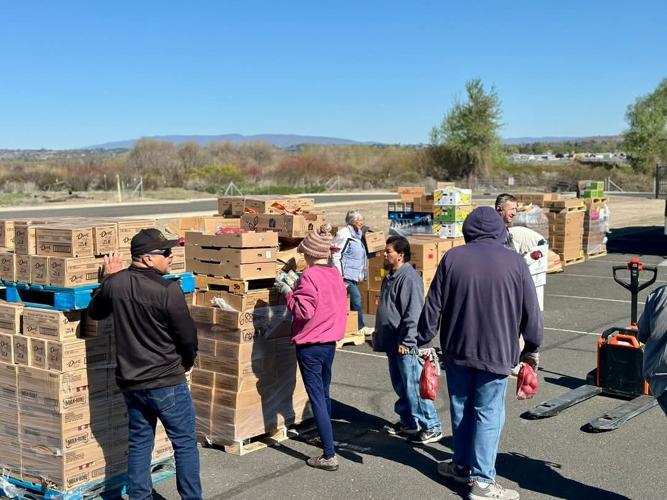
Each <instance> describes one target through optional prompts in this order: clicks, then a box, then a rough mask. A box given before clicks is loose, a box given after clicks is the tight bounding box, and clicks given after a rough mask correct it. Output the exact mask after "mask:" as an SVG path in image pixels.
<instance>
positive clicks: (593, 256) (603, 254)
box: [586, 250, 607, 259]
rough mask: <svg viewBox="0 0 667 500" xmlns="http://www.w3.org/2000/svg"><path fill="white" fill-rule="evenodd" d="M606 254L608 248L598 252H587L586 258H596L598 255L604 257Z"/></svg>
mask: <svg viewBox="0 0 667 500" xmlns="http://www.w3.org/2000/svg"><path fill="white" fill-rule="evenodd" d="M605 255H607V251H606V250H602V251H601V252H597V253H587V254H586V259H596V258H598V257H604V256H605Z"/></svg>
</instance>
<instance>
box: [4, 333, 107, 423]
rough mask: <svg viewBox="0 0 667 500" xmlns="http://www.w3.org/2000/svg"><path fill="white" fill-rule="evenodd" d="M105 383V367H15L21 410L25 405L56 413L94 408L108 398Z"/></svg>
mask: <svg viewBox="0 0 667 500" xmlns="http://www.w3.org/2000/svg"><path fill="white" fill-rule="evenodd" d="M15 347H16V344H15ZM14 352H15V353H16V349H15V350H14ZM107 387H108V386H107V370H106V368H104V369H83V370H76V371H71V372H65V373H57V372H53V371H49V370H45V369H41V368H35V367H27V366H19V368H18V389H19V390H18V402H19V408H20V409H21V410H23V409H24V407H26V406H27V407H31V408H34V407H37V408H38V409H39V411H42V412H55V413H63V412H65V411H67V410H69V409H73V408H84V409H87V410H89V411H93V410H96V408H97V407H96V405H98V404H103V403H104V400H105V399H106V398H107V394H108V389H107ZM100 401H102V403H100ZM91 405H92V410H91V409H90V407H91Z"/></svg>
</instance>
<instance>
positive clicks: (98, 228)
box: [92, 222, 118, 255]
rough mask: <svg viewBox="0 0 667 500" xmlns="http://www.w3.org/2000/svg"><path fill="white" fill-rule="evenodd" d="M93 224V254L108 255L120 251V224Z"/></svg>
mask: <svg viewBox="0 0 667 500" xmlns="http://www.w3.org/2000/svg"><path fill="white" fill-rule="evenodd" d="M92 223H93V253H94V254H95V255H108V254H110V253H111V252H113V251H114V250H117V249H118V224H116V223H113V222H99V223H98V222H92Z"/></svg>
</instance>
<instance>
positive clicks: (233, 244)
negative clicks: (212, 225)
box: [185, 231, 278, 248]
mask: <svg viewBox="0 0 667 500" xmlns="http://www.w3.org/2000/svg"><path fill="white" fill-rule="evenodd" d="M185 241H186V242H187V243H186V246H187V245H198V246H201V247H209V248H275V247H277V246H278V234H277V233H274V232H259V233H258V232H254V231H244V232H238V233H226V234H204V233H201V232H198V231H188V232H186V233H185Z"/></svg>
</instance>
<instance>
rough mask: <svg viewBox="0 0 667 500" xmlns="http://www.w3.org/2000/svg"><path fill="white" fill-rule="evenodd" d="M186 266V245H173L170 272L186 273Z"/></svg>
mask: <svg viewBox="0 0 667 500" xmlns="http://www.w3.org/2000/svg"><path fill="white" fill-rule="evenodd" d="M186 268H187V264H186V261H185V247H180V246H178V247H173V248H172V249H171V265H170V266H169V272H171V273H175V274H179V273H184V272H185V271H186Z"/></svg>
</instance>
